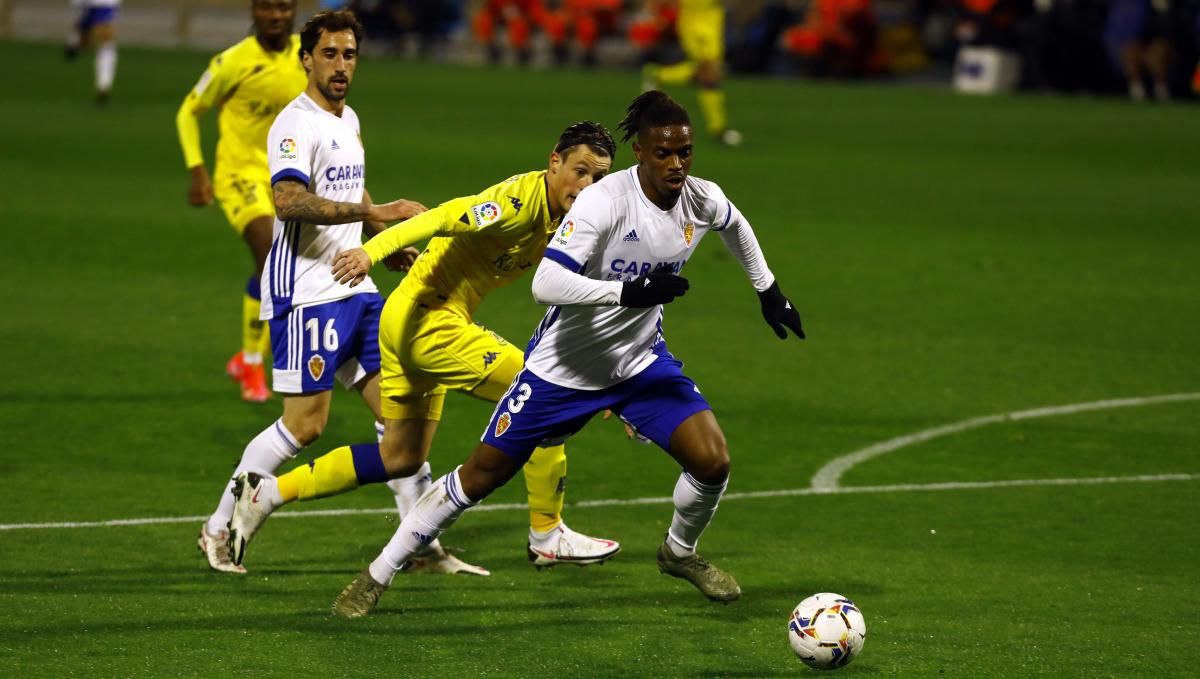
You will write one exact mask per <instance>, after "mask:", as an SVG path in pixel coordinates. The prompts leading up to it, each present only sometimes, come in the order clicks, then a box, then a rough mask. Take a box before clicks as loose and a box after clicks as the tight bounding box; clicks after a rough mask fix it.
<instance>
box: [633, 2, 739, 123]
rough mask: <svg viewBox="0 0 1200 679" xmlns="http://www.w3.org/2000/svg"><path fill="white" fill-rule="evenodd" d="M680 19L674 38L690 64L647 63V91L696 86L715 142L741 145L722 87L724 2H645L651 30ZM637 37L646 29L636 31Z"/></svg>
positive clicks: (684, 62)
mask: <svg viewBox="0 0 1200 679" xmlns="http://www.w3.org/2000/svg"><path fill="white" fill-rule="evenodd" d="M673 15H674V16H676V17H677V18H676V19H675V33H676V35H677V36H678V38H679V45H680V47H682V48H683V52H684V55H685V59H684V60H683V61H681V62H679V63H677V64H671V65H669V66H668V65H662V64H656V63H650V64H646V66H645V67H644V68H643V69H642V77H643V83H642V89H643V90H655V89H658V88H660V87H662V86H670V85H683V84H687V83H695V84H696V87H697V93H696V98H697V100H698V101H699V102H700V110H701V111H702V112H703V113H704V120H705V128H706V130H707V132H708V134H709V136H711V137H712V138H713V139H716V140H717V141H719V142H720V143H722V144H725V145H727V146H737V145H738V144H741V143H742V134H741V133H740V132H738V131H737V130H734V129H731V128H730V127H729V119H728V116H727V115H726V111H725V90H724V89H722V86H721V78H722V74H723V72H724V61H725V3H724V2H723V1H722V0H646V5H645V13H644V16H646V17H649V18H648V19H643V21H647V20H648V21H650V22H652V23H653V24H654V25H653V27H652V28H651V30H659V31H665V30H667V29H668V28H669V25H668V24H667V23H666V22H667V21H669V20H670V17H671V16H673ZM631 30H632V31H633V32H635V33H641V32H645V31H646V30H647V27H646V26H645V25H644V24H643V25H642V26H637V25H636V24H635V26H634V27H633V28H632V29H631Z"/></svg>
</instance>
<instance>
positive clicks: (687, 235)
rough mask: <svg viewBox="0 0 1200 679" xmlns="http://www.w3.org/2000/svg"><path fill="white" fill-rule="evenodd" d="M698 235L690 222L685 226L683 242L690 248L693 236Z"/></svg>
mask: <svg viewBox="0 0 1200 679" xmlns="http://www.w3.org/2000/svg"><path fill="white" fill-rule="evenodd" d="M694 235H696V227H695V226H694V225H693V224H692V223H691V222H688V223H687V224H684V225H683V241H684V242H685V243H687V244H688V246H689V247H690V246H691V244H692V236H694Z"/></svg>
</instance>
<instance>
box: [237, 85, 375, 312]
mask: <svg viewBox="0 0 1200 679" xmlns="http://www.w3.org/2000/svg"><path fill="white" fill-rule="evenodd" d="M364 157H365V156H364V153H363V146H362V142H361V141H360V137H359V126H358V116H357V115H356V114H355V113H354V109H352V108H350V107H349V106H346V107H345V108H343V109H342V115H341V117H338V116H335V115H334V114H332V113H330V112H329V111H326V110H325V109H323V108H321V106H320V105H318V104H317V103H316V102H315V101H313V100H312V99H310V98H309V97H308V95H306V94H301V95H300V96H298V97H296V98H295V99H293V100H292V102H291V103H290V104H288V105H287V106H286V107H285V108H284V109H283V110H282V111H280V113H279V115H278V116H277V117H276V118H275V122H274V124H272V125H271V131H270V132H269V133H268V135H267V158H268V164H269V166H270V170H271V185H272V186H274V185H275V183H276V182H279V181H285V180H295V181H299V182H301V183H302V184H304V185H305V186H307V187H308V190H309V191H311V192H312V193H314V194H316V195H318V196H320V197H321V198H326V199H328V200H332V201H337V202H341V203H359V202H362V199H363V187H364V186H365V185H366V169H365V168H366V166H365V164H364ZM357 247H362V222H351V223H349V224H307V223H303V222H283V221H280V220H279V219H278V218H276V219H275V232H274V241H273V242H272V244H271V253H270V254H269V255H268V256H267V263H266V266H264V267H263V275H262V311H261V313H260V314H259V316H260V318H262V320H270V319H272V318H278V317H281V316H283V315H285V314H287V313H288V312H289V311H291V310H292V309H295V308H300V307H306V306H311V305H313V304H323V303H325V302H332V301H335V300H339V299H345V298H347V297H350V296H351V295H356V294H359V293H366V292H376V291H377V290H376V287H375V282H374V281H372V280H371V278H370V277H369V276H368V277H367V278H366V280H364V281H363V282H362V283H360V284H359V285H357V286H355V287H353V288H351V287H350V286H349V285H346V284H343V283H338V282H337V281H336V280H334V278H333V274H332V270H333V258H334V256H335V255H337V253H339V252H341V251H343V250H350V249H353V248H357Z"/></svg>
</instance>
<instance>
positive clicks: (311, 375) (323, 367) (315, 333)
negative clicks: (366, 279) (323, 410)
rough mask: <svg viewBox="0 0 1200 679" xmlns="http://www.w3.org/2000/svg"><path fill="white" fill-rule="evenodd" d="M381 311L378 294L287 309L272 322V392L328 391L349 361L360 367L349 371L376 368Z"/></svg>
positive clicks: (364, 370) (370, 370)
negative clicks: (354, 361) (280, 316)
mask: <svg viewBox="0 0 1200 679" xmlns="http://www.w3.org/2000/svg"><path fill="white" fill-rule="evenodd" d="M381 307H382V300H380V299H379V296H378V295H376V294H373V293H372V294H362V295H355V296H353V297H349V298H347V299H341V300H337V301H335V302H327V303H325V304H317V305H314V306H310V307H304V308H301V309H292V310H291V312H290V313H288V314H287V315H286V316H284V317H283V318H278V319H273V320H272V321H271V349H272V353H274V355H275V363H274V367H275V370H274V374H273V378H274V387H275V391H278V392H280V393H284V394H295V393H309V392H314V391H328V390H329V389H332V388H333V382H334V376H335V375H334V374H335V373H336V372H337V371H338V370H339V369H340V368H342V367H343V365H346V364H347V363H348V362H350V361H353V360H357V361H358V363H359V364H360V365H361V370H360V369H356V370H355V371H354V372H355V373H361V372H366V373H370V372H372V371H373V370H379V312H380V308H381ZM346 377H347V378H348V377H349V375H347V376H346ZM345 381H346V380H345V379H344V380H343V382H345Z"/></svg>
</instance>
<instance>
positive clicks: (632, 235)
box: [621, 229, 641, 243]
mask: <svg viewBox="0 0 1200 679" xmlns="http://www.w3.org/2000/svg"><path fill="white" fill-rule="evenodd" d="M621 240H622V241H623V242H625V243H637V242H638V241H639V240H641V239H640V238H638V235H637V229H633V230H631V231H630V232H629V233H627V234H625V237H624V238H622V239H621Z"/></svg>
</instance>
